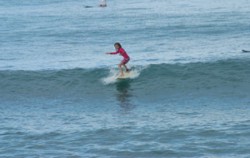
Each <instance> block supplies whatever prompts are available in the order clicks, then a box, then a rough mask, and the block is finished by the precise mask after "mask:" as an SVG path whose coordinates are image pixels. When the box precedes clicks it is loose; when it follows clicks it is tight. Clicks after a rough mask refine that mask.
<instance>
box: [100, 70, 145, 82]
mask: <svg viewBox="0 0 250 158" xmlns="http://www.w3.org/2000/svg"><path fill="white" fill-rule="evenodd" d="M145 68H146V66H144V67H136V68H132V70H130V72H129V77H128V79H135V78H137V77H139V76H140V73H141V71H142V70H143V69H145ZM119 74H120V72H119V70H117V69H114V68H112V69H110V71H109V75H108V76H107V77H104V78H102V79H101V81H102V83H103V84H105V85H109V84H114V83H116V82H117V81H118V80H117V77H118V76H119Z"/></svg>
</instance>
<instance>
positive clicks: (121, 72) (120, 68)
mask: <svg viewBox="0 0 250 158" xmlns="http://www.w3.org/2000/svg"><path fill="white" fill-rule="evenodd" d="M122 65H123V64H122V63H120V64H119V65H118V67H119V70H120V74H121V76H124V74H123V71H122Z"/></svg>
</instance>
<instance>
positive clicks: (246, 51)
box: [242, 49, 250, 53]
mask: <svg viewBox="0 0 250 158" xmlns="http://www.w3.org/2000/svg"><path fill="white" fill-rule="evenodd" d="M242 52H243V53H250V50H244V49H243V50H242Z"/></svg>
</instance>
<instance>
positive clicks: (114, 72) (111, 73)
mask: <svg viewBox="0 0 250 158" xmlns="http://www.w3.org/2000/svg"><path fill="white" fill-rule="evenodd" d="M118 75H119V72H118V71H117V70H115V69H110V70H109V75H108V76H107V77H104V78H102V79H101V80H102V83H103V84H105V85H108V84H113V83H115V82H116V78H117V76H118Z"/></svg>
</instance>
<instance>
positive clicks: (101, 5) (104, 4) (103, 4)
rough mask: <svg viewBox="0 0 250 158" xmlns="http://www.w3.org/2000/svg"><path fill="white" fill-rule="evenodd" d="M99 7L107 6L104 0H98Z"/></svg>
mask: <svg viewBox="0 0 250 158" xmlns="http://www.w3.org/2000/svg"><path fill="white" fill-rule="evenodd" d="M99 7H107V3H106V0H100V4H99Z"/></svg>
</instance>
